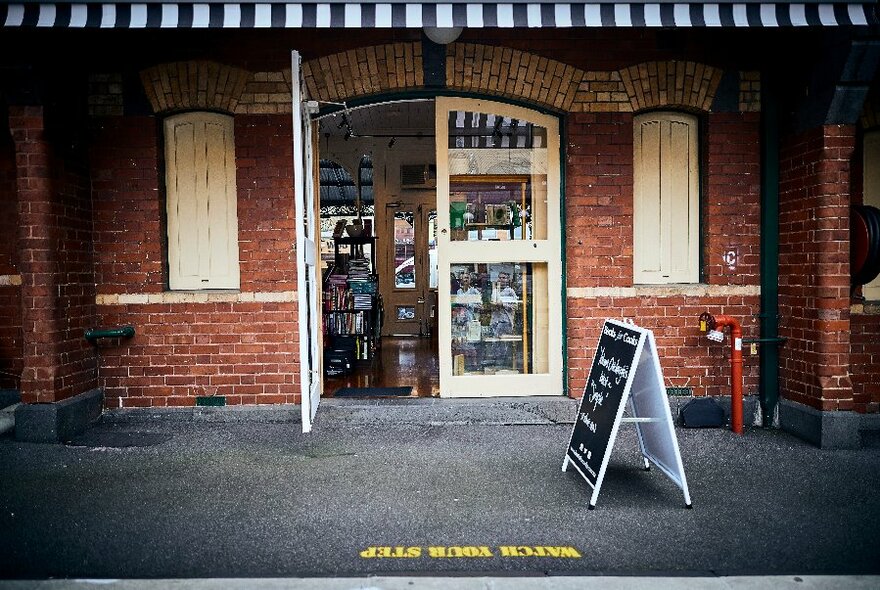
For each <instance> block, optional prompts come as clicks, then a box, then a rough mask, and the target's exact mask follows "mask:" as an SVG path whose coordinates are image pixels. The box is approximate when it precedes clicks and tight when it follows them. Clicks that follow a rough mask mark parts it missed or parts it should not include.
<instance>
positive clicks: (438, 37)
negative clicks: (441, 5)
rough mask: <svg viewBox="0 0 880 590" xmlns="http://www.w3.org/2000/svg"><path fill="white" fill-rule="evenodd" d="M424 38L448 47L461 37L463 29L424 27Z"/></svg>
mask: <svg viewBox="0 0 880 590" xmlns="http://www.w3.org/2000/svg"><path fill="white" fill-rule="evenodd" d="M424 29H425V36H426V37H427V38H428V39H430V40H431V41H433V42H434V43H436V44H437V45H449V44H450V43H452V42H453V41H455V40H456V39H458V36H459V35H461V32H462V30H463V27H425V28H424Z"/></svg>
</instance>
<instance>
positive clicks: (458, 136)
mask: <svg viewBox="0 0 880 590" xmlns="http://www.w3.org/2000/svg"><path fill="white" fill-rule="evenodd" d="M436 117H437V118H436V122H435V125H436V136H437V211H438V228H439V232H438V236H437V239H438V252H439V281H438V282H439V289H438V298H439V303H438V309H439V313H440V315H439V337H440V340H439V354H440V392H441V396H444V397H447V396H449V397H488V396H512V395H561V394H562V393H563V380H562V312H561V310H560V306H561V305H562V302H563V298H562V255H561V223H560V204H559V202H560V181H559V121H558V119H557V118H555V117H551V116H547V115H542V114H540V113H537V112H534V111H530V110H527V109H523V108H518V107H513V106H510V105H504V104H500V103H494V102H489V101H480V100H472V99H462V98H438V99H437V104H436Z"/></svg>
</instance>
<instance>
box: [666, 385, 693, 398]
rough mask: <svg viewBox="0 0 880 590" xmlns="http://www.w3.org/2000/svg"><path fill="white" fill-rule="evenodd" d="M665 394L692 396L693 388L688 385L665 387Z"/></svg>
mask: <svg viewBox="0 0 880 590" xmlns="http://www.w3.org/2000/svg"><path fill="white" fill-rule="evenodd" d="M666 395H674V396H693V395H694V390H693V389H692V388H690V387H667V388H666Z"/></svg>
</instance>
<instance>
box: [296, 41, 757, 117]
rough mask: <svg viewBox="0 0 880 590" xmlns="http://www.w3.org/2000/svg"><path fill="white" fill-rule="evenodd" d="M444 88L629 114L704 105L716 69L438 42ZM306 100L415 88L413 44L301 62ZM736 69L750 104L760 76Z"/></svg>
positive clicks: (748, 106)
mask: <svg viewBox="0 0 880 590" xmlns="http://www.w3.org/2000/svg"><path fill="white" fill-rule="evenodd" d="M445 69H446V74H445V87H446V88H447V89H450V90H456V91H461V92H469V93H473V94H478V95H485V96H498V97H504V98H509V99H513V100H520V101H524V102H528V103H531V104H534V105H536V106H541V107H545V108H548V109H551V110H555V111H558V112H609V111H610V112H637V111H641V110H645V109H650V108H660V107H673V106H674V107H682V108H686V109H689V110H697V111H709V110H711V107H712V103H713V101H714V100H715V94H716V92H717V91H718V87H719V84H720V82H721V79H722V76H723V74H724V72H723V71H722V70H721V69H719V68H715V67H713V66H710V65H707V64H702V63H699V62H693V61H653V62H645V63H641V64H636V65H633V66H629V67H626V68H622V69H620V70H608V71H585V70H581V69H579V68H576V67H574V66H571V65H569V64H565V63H562V62H560V61H556V60H553V59H548V58H546V57H543V56H540V55H537V54H534V53H529V52H526V51H521V50H518V49H512V48H510V47H499V46H490V45H481V44H476V43H452V44H450V45H449V46H447V48H446V61H445ZM303 74H304V78H305V82H306V86H307V88H308V94H309V96H310V97H311V98H314V99H317V100H326V101H331V102H343V101H346V100H350V99H352V98H355V97H362V96H369V95H379V94H386V93H395V92H403V91H407V90H421V89H424V88H425V74H424V63H423V54H422V45H421V44H420V43H394V44H386V45H377V46H373V47H364V48H360V49H353V50H349V51H344V52H340V53H336V54H333V55H328V56H324V57H320V58H317V59H313V60H310V61H307V62H305V63H304V64H303ZM756 76H757V75H756V74H755V73H753V72H738V78H739V107H740V110H742V111H755V110H758V105H759V103H758V99H759V98H760V80H759V79H758V78H757V77H756Z"/></svg>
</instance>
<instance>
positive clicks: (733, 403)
mask: <svg viewBox="0 0 880 590" xmlns="http://www.w3.org/2000/svg"><path fill="white" fill-rule="evenodd" d="M714 318H715V329H717V330H718V331H722V330H723V329H724V327H725V326H730V340H731V344H732V348H731V351H730V386H731V391H730V429H731V430H732V431H734V432H735V433H737V434H742V433H743V379H742V374H743V352H742V335H743V333H742V327H741V326H740V325H739V322H738V321H736V319H735V318H732V317H730V316H727V315H716V316H714Z"/></svg>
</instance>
